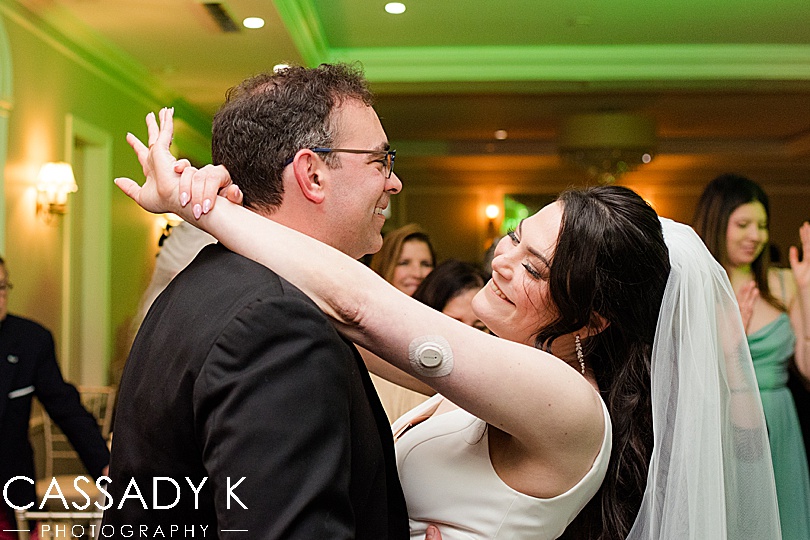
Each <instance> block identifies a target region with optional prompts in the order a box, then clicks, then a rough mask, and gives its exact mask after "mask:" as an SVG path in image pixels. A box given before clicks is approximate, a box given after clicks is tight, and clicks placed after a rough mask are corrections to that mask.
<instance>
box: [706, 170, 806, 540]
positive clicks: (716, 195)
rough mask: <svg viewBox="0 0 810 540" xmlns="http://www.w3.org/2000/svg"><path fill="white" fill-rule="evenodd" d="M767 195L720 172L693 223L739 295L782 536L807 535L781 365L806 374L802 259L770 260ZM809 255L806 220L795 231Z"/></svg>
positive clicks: (801, 450)
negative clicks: (777, 263)
mask: <svg viewBox="0 0 810 540" xmlns="http://www.w3.org/2000/svg"><path fill="white" fill-rule="evenodd" d="M769 216H770V210H769V205H768V197H767V195H766V194H765V192H764V191H763V189H762V188H761V187H760V186H759V185H758V184H757V183H755V182H753V181H751V180H749V179H748V178H745V177H743V176H739V175H735V174H724V175H722V176H719V177H717V178H715V179H714V180H712V181H711V182H710V183H709V185H708V186H706V189H705V190H704V191H703V194H702V195H701V197H700V201H699V202H698V206H697V209H696V211H695V219H694V225H695V230H696V231H697V232H698V234H700V236H701V237H702V238H703V241H704V242H705V243H706V246H707V247H708V248H709V251H710V252H711V253H712V255H714V257H715V258H716V259H717V260H718V262H720V264H722V265H723V268H725V270H726V272H727V273H728V277H729V279H730V280H731V285H732V286H733V287H734V290H735V291H736V292H737V295H738V297H739V298H740V306H741V310H742V315H743V322H744V323H745V328H746V333H747V334H748V345H749V346H750V348H751V356H752V358H753V360H754V369H755V370H756V374H757V381H758V384H759V390H760V394H761V395H762V405H763V407H764V409H765V419H766V421H767V423H768V436H769V439H770V444H771V454H772V458H773V468H774V474H775V477H776V491H777V496H778V499H779V514H780V518H781V523H782V535H783V538H785V539H786V540H793V539H795V540H799V539H805V540H806V539H808V538H810V480H808V471H807V456H806V451H805V447H804V441H803V438H802V431H801V427H800V424H799V419H798V416H797V414H796V406H795V404H794V401H793V397H792V395H791V393H790V390H789V389H788V387H787V382H788V367H789V365H790V363H791V361H792V359H793V358H795V362H796V367H797V368H798V370H799V372H800V373H801V374H803V375H804V376H805V377H807V376H808V375H810V265H809V264H808V262H807V261H806V260H805V262H804V263H802V264H800V263H799V260H798V251H797V249H796V248H795V247H793V248H791V250H790V263H791V267H792V271H791V270H785V269H781V268H774V267H771V266H770V256H769V255H770V250H769V249H768V222H769ZM800 233H801V238H802V245H803V250H804V254H805V257H808V256H810V225H808V224H807V223H805V224H804V225H802V227H801V230H800Z"/></svg>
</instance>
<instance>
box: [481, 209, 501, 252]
mask: <svg viewBox="0 0 810 540" xmlns="http://www.w3.org/2000/svg"><path fill="white" fill-rule="evenodd" d="M484 215H485V216H486V217H487V240H486V242H485V243H484V250H485V251H486V250H488V249H489V248H490V247H491V246H492V244H493V243H494V242H495V240H496V239H497V238H498V230H497V229H496V228H495V220H496V219H498V216H500V215H501V207H500V206H498V205H497V204H488V205H487V207H486V208H484Z"/></svg>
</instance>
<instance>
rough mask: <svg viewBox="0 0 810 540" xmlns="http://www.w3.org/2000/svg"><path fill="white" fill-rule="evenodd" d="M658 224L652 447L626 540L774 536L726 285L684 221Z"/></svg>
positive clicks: (760, 439)
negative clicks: (664, 253)
mask: <svg viewBox="0 0 810 540" xmlns="http://www.w3.org/2000/svg"><path fill="white" fill-rule="evenodd" d="M661 224H662V226H663V230H664V239H665V240H666V243H667V247H668V248H669V257H670V263H671V266H672V269H671V271H670V275H669V279H668V281H667V285H666V290H665V292H664V299H663V302H662V305H661V312H660V315H659V318H658V327H657V329H656V334H655V342H654V345H653V353H652V406H653V432H654V446H653V454H652V458H651V461H650V468H649V473H648V477H647V487H646V490H645V492H644V498H643V500H642V504H641V509H640V511H639V515H638V517H637V518H636V521H635V523H634V525H633V528H632V530H631V531H630V534H629V536H628V538H629V539H632V540H653V539H656V540H659V539H676V538H677V539H679V540H687V539H693V540H719V539H731V540H743V539H746V540H747V539H754V538H755V539H757V540H766V539H768V540H770V539H779V538H781V532H780V528H779V514H778V509H777V503H776V488H775V486H774V479H773V467H772V464H771V454H770V446H769V444H768V434H767V428H766V426H765V417H764V415H763V412H762V404H761V401H760V398H759V391H758V389H757V383H756V378H755V376H754V368H753V364H752V362H751V354H750V353H749V351H748V343H747V341H746V337H745V331H744V330H743V325H742V321H741V317H740V312H739V308H738V306H737V302H736V299H735V296H734V291H733V290H732V288H731V284H730V283H729V281H728V277H727V275H726V273H725V271H724V270H723V268H722V267H721V266H720V265H719V264H718V263H717V262H716V261H715V259H714V258H713V257H712V255H711V254H710V253H709V251H708V250H707V249H706V247H705V246H704V244H703V242H702V241H701V239H700V237H698V235H697V234H696V233H695V232H694V231H693V230H692V229H691V228H690V227H688V226H686V225H683V224H681V223H676V222H674V221H671V220H668V219H661Z"/></svg>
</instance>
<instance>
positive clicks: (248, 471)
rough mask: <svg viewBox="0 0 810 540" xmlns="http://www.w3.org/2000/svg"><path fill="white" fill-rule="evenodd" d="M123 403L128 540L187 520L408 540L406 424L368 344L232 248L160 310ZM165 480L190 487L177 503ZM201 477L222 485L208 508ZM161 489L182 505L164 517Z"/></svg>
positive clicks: (119, 428)
mask: <svg viewBox="0 0 810 540" xmlns="http://www.w3.org/2000/svg"><path fill="white" fill-rule="evenodd" d="M119 395H120V397H119V402H118V408H117V411H116V417H115V423H114V431H113V435H114V436H113V444H112V460H111V464H110V469H111V477H112V482H111V485H110V490H109V491H110V495H111V498H112V506H111V507H110V508H109V509H108V510H106V511H105V515H104V524H105V525H107V524H108V525H113V526H114V528H115V532H116V537H118V536H119V535H121V534H122V531H123V533H127V532H128V531H129V529H128V527H132V530H134V531H135V532H136V533H137V532H138V531H139V529H138V527H142V526H143V525H146V526H147V527H148V528H149V530H148V535H149V536H152V535H153V534H154V533H155V529H156V527H157V526H158V525H160V526H161V530H162V532H163V533H164V534H165V535H166V536H167V537H168V535H169V531H170V529H171V527H172V526H173V525H179V526H180V529H179V530H180V531H183V530H184V529H183V527H186V528H188V527H190V526H196V527H197V529H196V531H195V532H196V534H195V537H200V536H202V533H201V530H200V528H199V526H200V525H203V526H206V525H207V526H208V529H207V534H206V536H205V537H206V538H213V537H217V535H218V536H219V537H224V538H238V539H245V540H247V539H251V540H253V539H281V538H283V539H301V540H316V539H328V540H333V539H334V540H339V539H349V538H357V539H369V540H384V539H386V538H387V539H392V540H393V539H403V540H404V539H406V538H407V537H408V520H407V512H406V509H405V501H404V498H403V496H402V489H401V487H400V484H399V480H398V477H397V473H396V464H395V460H394V449H393V443H392V437H391V431H390V428H389V425H388V422H387V420H386V417H385V413H384V412H383V409H382V407H381V405H380V402H379V399H378V398H377V395H376V393H375V391H374V388H373V386H372V384H371V381H370V379H369V376H368V372H367V371H366V369H365V366H364V365H363V363H362V360H361V358H360V355H359V354H358V353H357V350H356V349H355V348H354V346H352V345H351V344H350V343H348V342H347V341H345V340H344V339H342V338H341V337H340V335H339V334H338V333H337V332H336V331H335V330H334V328H333V327H332V325H331V324H330V323H329V321H328V320H327V318H326V317H325V315H324V314H323V313H322V312H321V311H320V310H319V309H318V308H317V307H316V306H315V304H314V303H313V302H312V301H311V300H310V299H309V298H308V297H307V296H305V295H304V294H303V293H302V292H301V291H300V290H298V289H297V288H295V287H294V286H293V285H291V284H290V283H289V282H287V281H285V280H284V279H281V278H280V277H279V276H277V275H276V274H275V273H273V272H271V271H270V270H268V269H267V268H265V267H263V266H261V265H258V264H256V263H254V262H252V261H250V260H248V259H245V258H244V257H241V256H239V255H237V254H235V253H233V252H230V251H228V250H227V249H226V248H224V247H222V246H221V245H219V244H216V245H212V246H208V247H206V248H205V249H204V250H203V251H202V252H201V253H200V255H199V256H198V257H197V258H196V259H195V260H194V261H193V262H192V263H191V264H190V265H189V267H188V268H186V269H185V270H184V271H183V272H181V273H180V274H179V275H178V276H177V277H176V278H175V279H174V281H173V282H172V283H171V284H170V285H169V286H168V287H167V288H166V290H165V291H164V292H163V293H162V294H161V295H160V296H159V297H158V299H157V300H156V301H155V303H154V305H153V306H152V308H151V309H150V311H149V313H148V315H147V317H146V319H145V320H144V322H143V324H142V326H141V328H140V330H139V332H138V335H137V338H136V339H135V343H134V345H133V347H132V350H131V352H130V356H129V359H128V360H127V365H126V367H125V370H124V374H123V377H122V381H121V388H120V394H119ZM156 477H168V478H171V479H172V480H173V481H174V482H176V483H177V485H178V486H179V496H180V498H179V501H177V502H176V504H174V505H173V501H175V499H176V497H177V493H178V489H177V488H176V487H175V486H174V484H173V483H172V481H171V480H166V479H158V480H154V478H156ZM186 477H188V478H189V479H190V481H191V483H193V484H194V486H195V488H194V489H197V486H199V485H200V482H201V481H202V480H203V478H206V477H207V480H206V481H205V483H204V484H203V485H202V488H201V489H200V492H199V503H198V508H197V509H195V496H194V491H193V490H192V488H191V487H190V485H189V482H188V481H187V480H186ZM242 477H244V480H242V481H241V483H239V482H240V479H241V478H242ZM133 478H134V479H135V482H136V483H137V488H138V489H137V491H139V492H140V494H141V498H139V497H138V494H137V492H136V489H135V487H133V486H132V484H131V479H133ZM229 479H230V480H229ZM229 481H230V484H229ZM153 482H154V483H155V485H157V489H156V490H153ZM229 485H230V488H231V491H230V493H231V494H232V495H229V491H228V489H229ZM234 486H235V487H234ZM153 491H155V492H156V493H157V495H158V497H157V506H164V507H168V506H171V508H167V509H155V506H156V505H155V504H154V501H153V494H154V493H153ZM237 498H238V499H239V501H241V503H242V504H240V503H239V502H237V500H236V499H237ZM141 499H142V500H141ZM107 503H108V504H109V500H108V501H107ZM143 503H145V504H146V506H147V507H148V509H144V507H143ZM228 505H230V508H228ZM242 505H244V506H246V507H247V509H244V508H242ZM119 506H121V508H120V509H119ZM105 530H106V531H107V532H111V531H112V529H110V528H109V527H108V528H107V529H105ZM234 530H236V531H244V532H227V531H234Z"/></svg>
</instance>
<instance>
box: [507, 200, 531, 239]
mask: <svg viewBox="0 0 810 540" xmlns="http://www.w3.org/2000/svg"><path fill="white" fill-rule="evenodd" d="M527 217H529V208H528V207H527V206H526V205H525V204H523V203H520V202H518V201H516V200H515V199H513V198H512V197H510V196H509V195H505V196H504V198H503V221H502V222H501V231H500V232H501V234H506V233H507V232H509V231H512V230H515V229H517V226H518V224H519V223H520V221H521V220H523V219H526V218H527Z"/></svg>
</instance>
